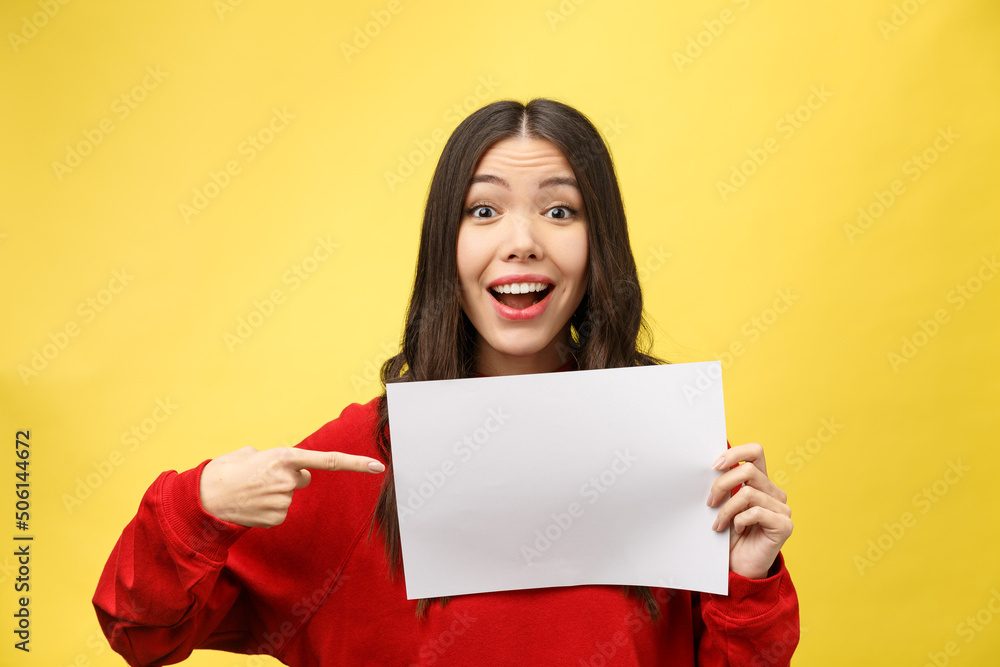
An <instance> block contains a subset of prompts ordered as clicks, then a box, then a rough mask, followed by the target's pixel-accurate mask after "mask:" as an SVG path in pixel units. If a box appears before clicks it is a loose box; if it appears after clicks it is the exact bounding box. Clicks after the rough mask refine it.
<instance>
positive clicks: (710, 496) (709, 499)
mask: <svg viewBox="0 0 1000 667" xmlns="http://www.w3.org/2000/svg"><path fill="white" fill-rule="evenodd" d="M713 500H715V494H714V493H712V492H709V494H708V501H707V502H706V503H705V504H706V505H708V506H709V507H711V506H712V501H713Z"/></svg>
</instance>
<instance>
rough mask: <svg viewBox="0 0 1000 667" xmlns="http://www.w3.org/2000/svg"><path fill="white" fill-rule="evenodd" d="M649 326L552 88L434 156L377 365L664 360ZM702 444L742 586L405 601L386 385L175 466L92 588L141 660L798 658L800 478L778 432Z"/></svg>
mask: <svg viewBox="0 0 1000 667" xmlns="http://www.w3.org/2000/svg"><path fill="white" fill-rule="evenodd" d="M644 333H645V326H644V323H643V319H642V295H641V293H640V289H639V283H638V278H637V275H636V266H635V261H634V259H633V257H632V253H631V249H630V246H629V239H628V230H627V226H626V221H625V213H624V208H623V206H622V201H621V195H620V193H619V189H618V184H617V179H616V177H615V172H614V167H613V165H612V162H611V157H610V155H609V153H608V151H607V148H606V146H605V144H604V142H603V140H602V139H601V137H600V135H599V134H598V132H597V131H596V129H595V128H594V126H593V125H592V124H591V123H590V122H589V121H588V120H587V119H586V117H584V116H583V115H582V114H580V113H579V112H578V111H576V110H574V109H572V108H571V107H568V106H566V105H563V104H560V103H558V102H554V101H551V100H544V99H536V100H533V101H531V102H529V103H528V104H527V105H522V104H520V103H518V102H513V101H502V102H496V103H493V104H490V105H488V106H486V107H484V108H482V109H480V110H479V111H477V112H475V113H474V114H472V115H471V116H470V117H469V118H467V119H466V120H465V121H464V122H463V123H462V124H461V125H459V127H458V128H457V129H456V130H455V132H454V133H453V134H452V136H451V138H450V139H449V141H448V143H447V145H446V146H445V148H444V151H443V153H442V155H441V159H440V162H439V163H438V166H437V169H436V171H435V173H434V178H433V181H432V183H431V189H430V193H429V195H428V199H427V207H426V210H425V213H424V222H423V230H422V234H421V240H420V250H419V255H418V258H417V271H416V279H415V282H414V286H413V294H412V296H411V299H410V308H409V312H408V314H407V320H406V328H405V334H404V340H403V344H402V348H401V351H400V353H399V354H398V355H396V356H395V357H393V358H392V359H390V360H389V361H388V362H386V364H385V366H384V367H383V372H382V375H383V381H384V382H401V381H415V380H438V379H451V378H462V377H472V376H475V375H477V374H478V375H507V374H516V373H542V372H551V371H564V370H571V369H582V370H585V369H593V368H612V367H626V366H634V365H647V364H652V363H657V360H656V359H654V358H653V357H651V356H649V355H647V354H645V353H644V352H643V351H642V350H641V338H642V337H643V334H644ZM739 463H745V465H737V464H739ZM708 465H714V467H715V468H716V469H718V470H727V472H725V473H724V474H722V475H720V476H719V477H718V478H717V479H716V481H715V482H714V484H713V485H712V488H711V489H708V490H707V491H708V492H709V498H708V504H709V505H712V506H719V507H720V509H719V512H718V518H717V520H716V522H715V525H713V526H706V527H705V528H706V530H709V529H713V530H720V531H721V530H729V528H730V527H732V528H733V531H732V533H731V534H732V538H731V541H730V544H731V546H730V570H731V572H730V581H729V595H728V596H720V595H711V594H700V593H691V592H688V591H681V590H666V589H649V588H623V587H610V586H574V587H563V588H550V589H538V590H519V591H507V592H497V593H486V594H476V595H463V596H457V597H454V598H451V599H449V600H439V601H429V600H420V601H411V600H407V599H406V593H405V587H404V584H403V571H402V563H401V558H400V543H399V525H398V520H397V514H396V497H395V492H394V485H393V480H392V456H391V440H390V433H389V432H388V414H387V405H386V400H385V394H384V392H383V394H382V396H379V397H378V398H375V399H374V400H372V401H371V402H369V403H368V404H366V405H357V404H354V405H351V406H348V407H347V408H346V409H345V410H344V411H343V412H342V413H341V415H340V417H339V418H337V419H335V420H333V421H331V422H330V423H328V424H326V425H325V426H324V427H323V428H321V429H320V430H319V431H317V432H316V433H314V434H313V435H311V436H310V437H308V438H306V439H305V441H303V442H302V443H301V444H300V445H299V446H298V447H295V448H277V449H270V450H265V451H257V450H255V449H253V448H252V447H245V448H243V449H240V450H237V451H234V452H230V453H228V454H224V455H222V456H220V457H218V458H216V459H213V460H211V461H206V462H204V463H202V464H201V465H199V466H198V467H197V468H195V469H193V470H188V471H186V472H182V473H180V474H178V473H176V472H173V471H171V472H166V473H164V474H162V475H161V476H160V477H159V478H158V479H157V480H156V481H155V482H154V483H153V485H152V486H151V487H150V488H149V490H148V491H147V492H146V494H145V496H144V497H143V500H142V504H141V506H140V508H139V512H138V514H137V515H136V517H135V518H134V519H133V520H132V522H131V523H129V525H128V526H127V527H126V528H125V531H124V533H123V534H122V536H121V538H120V539H119V541H118V544H117V545H116V546H115V548H114V551H113V552H112V554H111V557H110V559H109V560H108V563H107V566H106V567H105V570H104V572H103V574H102V576H101V579H100V583H99V585H98V588H97V592H96V594H95V596H94V605H95V607H96V609H97V614H98V617H99V619H100V621H101V625H102V627H103V629H104V632H105V634H106V635H107V637H108V639H109V641H110V642H111V645H112V646H113V647H114V648H115V650H117V651H118V652H120V653H121V654H122V655H124V656H125V658H126V659H127V660H128V662H129V663H130V664H133V665H159V664H167V663H172V662H177V661H180V660H183V659H184V658H185V657H187V656H188V655H189V654H190V652H191V651H192V650H193V649H196V648H211V649H220V650H227V651H235V652H240V653H253V654H259V653H268V654H271V655H274V656H275V657H277V658H278V659H279V660H281V661H282V662H284V663H286V664H289V665H355V664H375V665H432V664H439V665H490V664H516V665H535V664H539V665H560V664H566V665H595V666H596V665H654V664H670V665H694V664H699V665H730V664H731V665H778V664H787V663H788V661H789V658H790V656H791V654H792V651H793V650H794V648H795V646H796V644H797V642H798V634H799V625H798V603H797V599H796V595H795V590H794V588H793V586H792V582H791V579H790V577H789V574H788V571H787V570H786V569H785V566H784V561H783V558H782V556H781V554H780V553H779V552H780V549H781V547H782V545H783V544H784V542H785V540H786V539H787V538H788V536H789V535H790V534H791V531H792V523H791V519H790V515H791V512H790V510H789V508H788V506H787V505H786V504H785V503H786V496H785V494H784V493H783V492H782V491H781V489H779V488H778V487H776V486H775V485H774V484H773V483H772V482H771V481H770V480H769V479H768V477H767V469H766V465H765V461H764V454H763V450H762V448H761V447H760V445H757V444H748V445H741V446H739V447H734V448H732V449H729V450H728V451H726V452H720V456H719V458H718V460H716V461H715V463H714V464H711V463H710V462H706V466H708ZM380 473H381V474H380ZM734 490H735V492H734ZM264 528H267V529H266V530H265V529H264ZM251 661H252V659H251ZM248 664H252V662H249V663H248Z"/></svg>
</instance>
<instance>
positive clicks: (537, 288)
mask: <svg viewBox="0 0 1000 667" xmlns="http://www.w3.org/2000/svg"><path fill="white" fill-rule="evenodd" d="M548 286H549V285H548V283H508V284H506V285H494V286H493V287H491V288H490V289H492V290H493V291H494V292H496V293H497V294H527V293H528V292H544V291H545V290H546V289H547V288H548Z"/></svg>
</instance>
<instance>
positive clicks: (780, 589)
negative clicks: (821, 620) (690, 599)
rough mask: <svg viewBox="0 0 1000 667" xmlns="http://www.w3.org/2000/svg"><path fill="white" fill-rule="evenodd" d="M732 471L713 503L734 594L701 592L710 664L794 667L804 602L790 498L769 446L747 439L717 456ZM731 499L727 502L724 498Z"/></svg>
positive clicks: (704, 652)
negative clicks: (788, 554)
mask: <svg viewBox="0 0 1000 667" xmlns="http://www.w3.org/2000/svg"><path fill="white" fill-rule="evenodd" d="M714 467H715V468H716V469H717V470H726V472H724V473H723V474H722V475H720V476H719V477H718V478H717V479H716V480H715V483H714V484H713V485H712V491H711V493H710V494H709V499H708V504H709V505H710V506H716V505H719V504H720V503H721V505H722V507H721V509H720V510H719V514H718V517H717V519H716V521H715V524H714V525H713V526H712V528H713V529H714V530H717V531H722V530H728V531H729V535H730V538H729V545H730V546H729V569H730V572H729V595H728V596H724V595H710V594H705V595H702V596H700V603H701V604H700V606H701V610H700V611H701V616H702V619H703V621H704V625H705V627H704V631H703V633H702V634H701V636H700V639H699V664H702V665H750V666H751V667H757V666H761V667H763V666H766V665H768V666H769V665H787V664H788V663H789V660H790V659H791V656H792V653H793V652H794V650H795V647H796V646H797V644H798V640H799V606H798V598H797V596H796V594H795V588H794V586H793V585H792V580H791V577H790V576H789V574H788V570H787V569H785V562H784V558H783V557H782V555H781V547H782V546H783V545H784V543H785V541H786V540H787V539H788V537H789V536H790V535H791V533H792V520H791V515H792V511H791V509H789V507H788V505H787V501H788V496H787V495H786V494H785V492H784V491H782V490H781V489H780V488H778V487H777V486H776V485H775V484H774V483H773V482H772V481H771V480H770V479H769V478H768V476H767V465H766V462H765V460H764V450H763V448H762V447H761V446H760V445H758V444H756V443H753V444H748V445H740V446H739V447H734V448H732V449H730V450H728V451H727V452H726V453H725V454H723V455H722V456H720V457H719V458H718V460H716V462H715V464H714ZM723 501H725V502H723Z"/></svg>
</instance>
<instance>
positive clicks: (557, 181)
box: [469, 174, 580, 190]
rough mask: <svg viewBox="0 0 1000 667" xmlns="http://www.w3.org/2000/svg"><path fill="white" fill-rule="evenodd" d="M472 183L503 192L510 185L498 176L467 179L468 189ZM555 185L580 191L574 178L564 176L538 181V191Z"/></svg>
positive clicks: (489, 175)
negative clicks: (491, 185) (493, 186)
mask: <svg viewBox="0 0 1000 667" xmlns="http://www.w3.org/2000/svg"><path fill="white" fill-rule="evenodd" d="M474 183H492V184H493V185H499V186H500V187H502V188H504V189H505V190H510V183H508V182H507V181H506V180H504V179H502V178H500V177H499V176H494V175H493V174H478V175H476V176H473V177H472V178H471V179H469V187H472V185H473V184H474ZM557 185H569V186H571V187H574V188H576V189H577V190H579V189H580V186H579V185H577V183H576V179H575V178H567V177H565V176H552V177H550V178H546V179H545V180H544V181H539V183H538V187H539V189H542V188H551V187H554V186H557Z"/></svg>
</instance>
